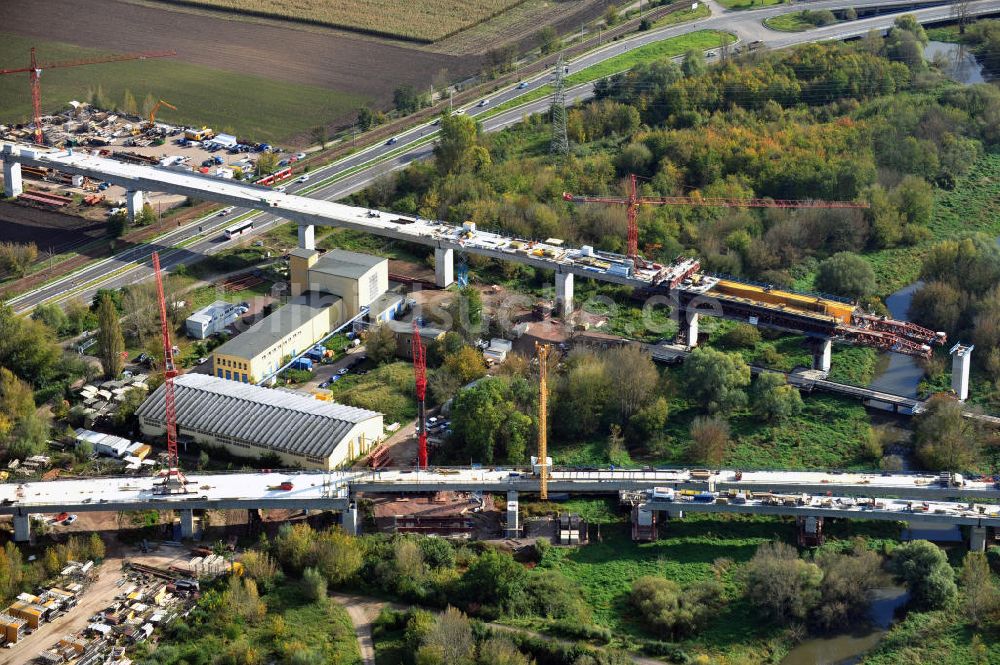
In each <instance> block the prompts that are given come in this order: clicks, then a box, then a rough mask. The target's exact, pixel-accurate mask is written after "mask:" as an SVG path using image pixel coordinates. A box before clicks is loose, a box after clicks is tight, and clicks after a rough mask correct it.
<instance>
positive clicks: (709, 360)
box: [684, 347, 750, 413]
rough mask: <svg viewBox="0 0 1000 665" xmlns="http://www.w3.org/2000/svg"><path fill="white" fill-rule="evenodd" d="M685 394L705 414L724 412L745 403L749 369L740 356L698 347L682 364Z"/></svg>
mask: <svg viewBox="0 0 1000 665" xmlns="http://www.w3.org/2000/svg"><path fill="white" fill-rule="evenodd" d="M684 371H685V374H686V378H687V386H688V392H689V394H690V395H691V396H692V397H694V398H695V399H697V400H699V402H700V403H701V405H702V406H703V407H704V408H705V409H706V410H707V411H709V412H716V411H721V412H724V413H725V412H728V411H732V410H733V409H737V408H740V407H742V406H743V405H745V404H746V399H747V396H746V392H744V388H746V387H747V386H748V385H749V384H750V367H749V366H748V365H747V364H746V362H745V361H744V360H743V358H742V356H740V355H738V354H735V353H724V352H722V351H716V350H715V349H712V348H706V347H699V348H697V349H695V350H694V352H693V353H692V354H691V355H690V356H689V357H688V359H687V362H685V363H684Z"/></svg>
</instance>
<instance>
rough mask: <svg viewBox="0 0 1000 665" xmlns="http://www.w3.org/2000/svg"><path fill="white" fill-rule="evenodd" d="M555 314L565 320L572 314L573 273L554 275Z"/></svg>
mask: <svg viewBox="0 0 1000 665" xmlns="http://www.w3.org/2000/svg"><path fill="white" fill-rule="evenodd" d="M556 313H557V314H558V315H559V316H560V317H561V318H564V319H565V318H566V317H568V316H569V315H570V314H572V313H573V273H571V272H557V273H556Z"/></svg>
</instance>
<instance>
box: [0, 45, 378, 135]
mask: <svg viewBox="0 0 1000 665" xmlns="http://www.w3.org/2000/svg"><path fill="white" fill-rule="evenodd" d="M32 46H35V47H37V53H38V59H39V60H40V61H42V62H43V63H44V62H53V61H61V60H72V59H79V58H87V57H93V56H97V55H107V54H108V53H109V52H108V51H98V50H95V49H87V48H80V47H77V46H74V45H72V44H66V43H62V42H51V41H37V40H34V39H31V38H28V37H22V36H19V35H13V34H7V33H0V67H3V68H16V67H24V66H26V65H27V64H28V63H27V57H28V50H29V48H30V47H32ZM27 78H28V77H27V75H26V74H25V75H10V76H2V77H0V122H8V123H10V122H25V121H27V120H28V119H29V118H30V116H31V94H30V90H29V87H28V80H27ZM98 87H100V89H101V90H102V91H103V93H104V96H105V97H106V98H107V100H108V101H110V103H111V104H112V105H117V106H121V105H122V103H123V99H124V96H125V92H126V90H127V91H130V92H131V93H132V95H134V96H135V98H136V100H137V101H138V104H139V106H140V109H141V106H142V102H143V99H144V98H145V97H146V95H147V94H148V95H152V97H153V98H156V99H165V100H167V101H169V102H171V103H172V104H173V105H174V106H176V107H177V109H178V110H177V111H171V110H170V109H167V108H165V107H164V108H162V109H161V110H160V111H161V112H160V113H159V115H158V117H160V118H161V119H162V120H163V121H164V122H170V123H177V124H189V125H196V126H201V125H207V126H210V127H212V128H213V129H215V130H217V131H227V132H233V133H236V134H238V135H239V136H246V137H248V138H251V139H255V140H258V141H267V142H271V143H273V142H280V141H284V140H286V139H288V138H291V137H293V136H299V135H303V134H306V133H308V131H309V130H310V129H311V128H313V127H316V126H318V125H327V124H332V123H333V122H335V121H336V120H337V119H338V118H343V117H344V115H345V114H349V113H351V112H352V111H353V110H354V109H356V108H358V107H359V106H361V105H363V104H364V103H366V102H367V101H368V100H366V99H364V98H362V97H359V96H356V95H349V94H344V93H341V92H337V91H335V90H328V89H325V88H320V87H316V86H306V85H298V84H293V83H283V82H280V81H274V80H271V79H266V78H263V77H259V76H250V75H246V74H237V73H233V72H228V71H222V70H217V69H210V68H208V67H201V66H198V65H190V64H187V63H183V62H179V61H177V60H176V59H172V58H165V59H155V60H132V61H127V62H114V63H106V64H100V65H94V66H89V67H79V68H72V69H53V70H50V71H46V72H45V73H44V74H43V76H42V83H41V88H42V108H43V110H44V111H46V112H55V111H62V110H65V109H67V108H69V101H70V100H74V99H75V100H78V101H90V98H91V96H92V94H93V93H94V92H96V91H97V89H98Z"/></svg>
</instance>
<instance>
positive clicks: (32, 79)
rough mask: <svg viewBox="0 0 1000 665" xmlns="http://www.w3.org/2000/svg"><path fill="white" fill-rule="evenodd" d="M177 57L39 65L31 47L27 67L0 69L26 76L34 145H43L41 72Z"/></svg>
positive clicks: (126, 56)
mask: <svg viewBox="0 0 1000 665" xmlns="http://www.w3.org/2000/svg"><path fill="white" fill-rule="evenodd" d="M173 55H177V52H176V51H155V52H148V53H122V54H120V55H111V56H107V57H103V58H87V59H84V60H66V61H63V62H50V63H39V62H38V60H37V59H36V58H35V47H34V46H32V47H31V54H30V58H29V62H30V64H29V66H27V67H20V68H17V69H0V75H2V74H22V73H27V74H28V82H29V83H30V85H31V110H32V115H33V119H34V121H35V143H37V144H38V145H43V144H44V143H45V138H44V137H43V136H42V89H41V84H40V82H41V78H42V71H43V70H45V69H62V68H65V67H82V66H83V65H98V64H101V63H104V62H123V61H125V60H145V59H146V58H168V57H170V56H173Z"/></svg>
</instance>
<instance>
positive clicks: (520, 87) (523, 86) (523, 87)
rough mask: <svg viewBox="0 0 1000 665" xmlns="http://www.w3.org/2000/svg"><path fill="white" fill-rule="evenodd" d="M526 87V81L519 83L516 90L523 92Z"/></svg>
mask: <svg viewBox="0 0 1000 665" xmlns="http://www.w3.org/2000/svg"><path fill="white" fill-rule="evenodd" d="M527 87H528V82H527V81H521V82H520V83H518V84H517V89H518V90H524V89H525V88H527Z"/></svg>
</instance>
